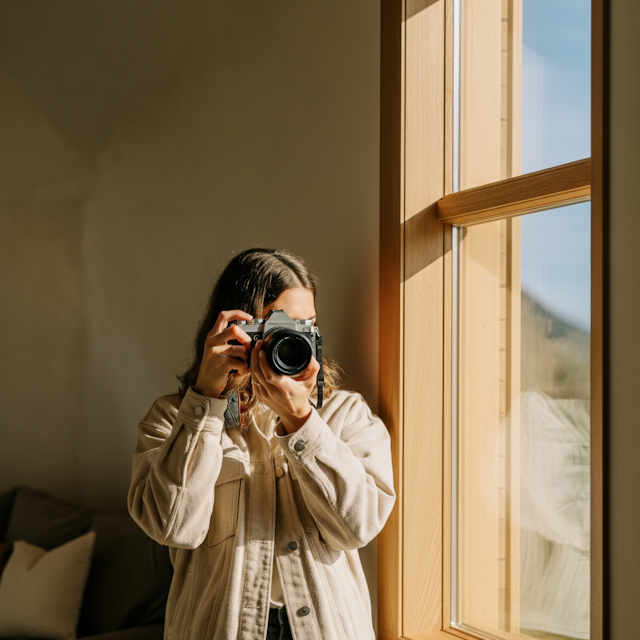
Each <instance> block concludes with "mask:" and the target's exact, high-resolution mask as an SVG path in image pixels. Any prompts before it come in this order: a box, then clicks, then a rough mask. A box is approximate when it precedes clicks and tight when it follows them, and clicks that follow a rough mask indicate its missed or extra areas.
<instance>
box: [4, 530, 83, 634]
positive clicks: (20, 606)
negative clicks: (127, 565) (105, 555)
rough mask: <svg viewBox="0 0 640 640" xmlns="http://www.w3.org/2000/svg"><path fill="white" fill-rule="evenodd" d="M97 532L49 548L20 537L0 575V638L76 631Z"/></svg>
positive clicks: (74, 632)
mask: <svg viewBox="0 0 640 640" xmlns="http://www.w3.org/2000/svg"><path fill="white" fill-rule="evenodd" d="M94 540H95V533H93V532H90V533H87V534H85V535H83V536H80V537H79V538H76V539H75V540H72V541H71V542H67V543H65V544H63V545H61V546H59V547H56V548H55V549H53V550H51V551H46V550H45V549H42V548H41V547H37V546H35V545H32V544H29V543H28V542H24V541H23V540H20V541H17V542H15V543H14V545H13V553H12V554H11V557H10V558H9V562H7V566H6V567H5V569H4V572H3V573H2V576H1V577H0V638H17V637H20V636H23V637H24V636H26V637H31V638H48V639H50V640H65V639H72V638H75V637H76V627H77V624H78V617H79V615H80V606H81V604H82V592H83V589H84V586H85V583H86V581H87V575H88V574H89V566H90V564H91V554H92V551H93V543H94Z"/></svg>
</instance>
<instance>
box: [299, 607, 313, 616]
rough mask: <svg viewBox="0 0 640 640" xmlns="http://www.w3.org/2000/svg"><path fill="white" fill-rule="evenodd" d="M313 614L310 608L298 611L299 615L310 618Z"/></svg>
mask: <svg viewBox="0 0 640 640" xmlns="http://www.w3.org/2000/svg"><path fill="white" fill-rule="evenodd" d="M310 613H311V609H309V607H300V608H299V609H298V615H300V616H308V615H309V614H310Z"/></svg>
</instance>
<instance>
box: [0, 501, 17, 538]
mask: <svg viewBox="0 0 640 640" xmlns="http://www.w3.org/2000/svg"><path fill="white" fill-rule="evenodd" d="M17 492H18V489H12V490H11V491H7V492H6V493H0V542H4V536H5V533H6V531H7V527H8V526H9V518H10V516H11V510H12V509H13V501H14V499H15V497H16V493H17Z"/></svg>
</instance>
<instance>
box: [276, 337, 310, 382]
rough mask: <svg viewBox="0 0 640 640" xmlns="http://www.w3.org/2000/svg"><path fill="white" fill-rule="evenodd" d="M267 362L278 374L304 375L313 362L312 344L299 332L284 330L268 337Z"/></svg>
mask: <svg viewBox="0 0 640 640" xmlns="http://www.w3.org/2000/svg"><path fill="white" fill-rule="evenodd" d="M266 353H267V362H268V363H269V366H270V367H271V368H272V369H273V370H274V371H275V372H276V373H280V374H283V375H286V376H295V375H297V374H298V373H302V372H303V371H304V370H305V369H306V368H307V367H308V366H309V363H310V362H311V357H312V355H313V352H312V347H311V342H310V341H309V338H307V337H306V336H305V335H303V334H301V333H298V332H297V331H291V330H289V329H282V330H280V331H275V332H274V333H273V334H271V335H270V336H268V338H267V345H266Z"/></svg>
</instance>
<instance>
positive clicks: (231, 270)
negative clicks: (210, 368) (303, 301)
mask: <svg viewBox="0 0 640 640" xmlns="http://www.w3.org/2000/svg"><path fill="white" fill-rule="evenodd" d="M294 287H304V288H305V289H307V290H308V291H310V292H311V293H312V294H313V295H314V297H315V295H316V291H317V288H318V281H317V279H316V277H315V276H314V275H313V274H312V273H311V271H310V270H309V268H308V267H307V265H306V264H305V263H304V261H303V260H302V259H301V258H298V257H297V256H294V255H293V254H291V253H289V252H288V251H278V250H275V249H248V250H246V251H243V252H242V253H240V254H238V255H237V256H235V258H233V259H232V260H231V261H230V262H229V264H228V265H227V266H226V267H225V269H224V271H223V272H222V274H221V275H220V277H219V278H218V280H217V281H216V283H215V284H214V286H213V290H212V291H211V296H210V298H209V305H208V308H207V310H206V312H205V314H204V317H203V318H202V321H201V322H200V326H199V327H198V330H197V332H196V336H195V341H194V345H193V359H192V361H191V365H190V366H189V368H188V369H187V370H186V371H185V372H184V373H183V374H182V375H179V376H178V380H180V383H181V384H180V395H181V396H182V397H184V395H185V393H186V392H187V390H188V389H189V387H192V386H194V385H195V383H196V380H197V379H198V372H199V371H200V364H201V363H202V357H203V353H204V344H205V341H206V339H207V335H208V334H209V331H211V328H212V327H213V325H214V324H215V322H216V320H217V318H218V315H219V314H220V312H221V311H225V310H228V309H241V310H242V311H245V312H246V313H250V314H251V315H252V316H253V317H254V318H259V317H261V316H262V310H263V309H264V307H266V306H267V305H269V304H271V303H272V302H274V301H275V300H276V299H277V298H278V296H280V294H281V293H282V292H283V291H286V290H287V289H292V288H294ZM322 365H323V370H324V380H325V382H324V397H325V398H329V397H330V396H331V393H332V392H333V391H334V390H335V389H337V388H339V386H340V367H339V366H338V363H337V362H336V361H335V360H333V358H327V357H323V358H322ZM232 386H233V387H235V388H237V389H238V395H239V397H240V407H241V411H242V417H241V424H240V427H241V429H242V430H243V431H244V430H246V429H248V426H249V423H248V418H249V414H250V411H251V409H252V408H253V407H254V406H255V404H256V401H257V399H256V396H255V394H254V392H253V388H252V385H251V375H250V374H248V373H247V374H245V375H243V376H237V377H236V378H235V379H233V380H232ZM314 394H315V392H314Z"/></svg>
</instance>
